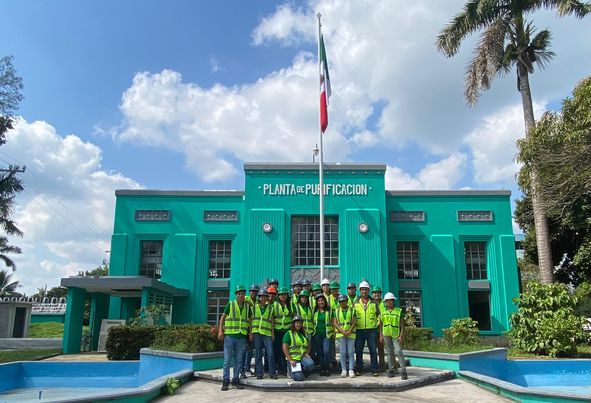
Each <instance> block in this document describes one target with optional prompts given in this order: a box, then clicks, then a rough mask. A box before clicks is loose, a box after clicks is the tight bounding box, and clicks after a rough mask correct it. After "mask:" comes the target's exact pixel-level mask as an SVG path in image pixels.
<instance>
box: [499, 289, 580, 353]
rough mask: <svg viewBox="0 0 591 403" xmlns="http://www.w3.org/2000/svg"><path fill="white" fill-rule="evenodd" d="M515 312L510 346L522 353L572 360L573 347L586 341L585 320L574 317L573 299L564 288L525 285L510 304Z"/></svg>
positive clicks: (574, 350) (510, 332)
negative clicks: (568, 357) (514, 306)
mask: <svg viewBox="0 0 591 403" xmlns="http://www.w3.org/2000/svg"><path fill="white" fill-rule="evenodd" d="M513 301H514V302H515V303H516V304H517V307H518V311H517V312H516V313H514V314H513V315H511V318H510V321H511V327H512V329H511V330H510V331H509V333H508V336H509V340H510V341H511V344H512V345H513V346H514V347H516V348H518V349H519V350H521V351H524V352H526V353H534V354H543V355H549V356H551V357H557V356H573V355H575V354H576V353H577V344H578V343H584V342H588V341H589V335H587V334H586V333H585V332H584V330H583V324H584V323H585V318H584V317H582V316H578V315H577V314H576V313H575V307H576V306H577V297H576V296H574V295H572V294H571V293H570V292H569V291H568V289H567V287H566V286H565V285H564V284H558V283H557V284H549V285H542V284H539V283H530V284H528V286H527V288H526V291H525V292H524V293H523V294H521V296H520V297H518V298H515V299H514V300H513Z"/></svg>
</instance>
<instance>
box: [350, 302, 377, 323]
mask: <svg viewBox="0 0 591 403" xmlns="http://www.w3.org/2000/svg"><path fill="white" fill-rule="evenodd" d="M355 313H356V314H357V329H361V330H363V329H377V328H378V306H377V305H376V303H375V302H373V301H372V300H371V299H370V300H368V301H367V305H366V308H364V307H363V303H362V302H361V299H359V300H358V301H357V302H356V303H355Z"/></svg>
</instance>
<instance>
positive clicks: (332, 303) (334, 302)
mask: <svg viewBox="0 0 591 403" xmlns="http://www.w3.org/2000/svg"><path fill="white" fill-rule="evenodd" d="M328 306H329V307H330V310H331V311H333V312H336V310H337V308H338V307H339V297H338V296H336V297H333V296H332V294H331V295H329V296H328Z"/></svg>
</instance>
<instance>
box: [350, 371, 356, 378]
mask: <svg viewBox="0 0 591 403" xmlns="http://www.w3.org/2000/svg"><path fill="white" fill-rule="evenodd" d="M349 378H355V371H353V370H352V369H351V370H349Z"/></svg>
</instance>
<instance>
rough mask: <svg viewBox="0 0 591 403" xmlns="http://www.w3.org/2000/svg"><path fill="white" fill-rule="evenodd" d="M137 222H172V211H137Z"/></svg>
mask: <svg viewBox="0 0 591 403" xmlns="http://www.w3.org/2000/svg"><path fill="white" fill-rule="evenodd" d="M135 220H136V221H170V210H136V211H135Z"/></svg>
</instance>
